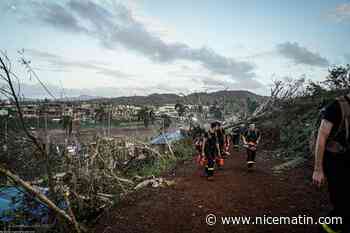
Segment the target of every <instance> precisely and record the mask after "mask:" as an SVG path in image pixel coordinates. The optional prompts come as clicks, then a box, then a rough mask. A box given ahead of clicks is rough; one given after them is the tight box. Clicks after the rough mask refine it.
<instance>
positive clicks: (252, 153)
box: [247, 149, 256, 162]
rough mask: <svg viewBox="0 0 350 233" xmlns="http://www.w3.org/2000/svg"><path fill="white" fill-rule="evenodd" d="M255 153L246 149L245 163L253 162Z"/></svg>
mask: <svg viewBox="0 0 350 233" xmlns="http://www.w3.org/2000/svg"><path fill="white" fill-rule="evenodd" d="M255 156H256V151H252V150H249V149H247V162H249V161H253V162H255Z"/></svg>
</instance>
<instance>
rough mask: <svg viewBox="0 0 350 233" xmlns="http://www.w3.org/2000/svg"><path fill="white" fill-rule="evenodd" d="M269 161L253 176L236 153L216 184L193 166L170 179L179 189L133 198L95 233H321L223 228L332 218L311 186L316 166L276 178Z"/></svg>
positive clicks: (312, 228) (298, 228)
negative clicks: (256, 220) (253, 221)
mask: <svg viewBox="0 0 350 233" xmlns="http://www.w3.org/2000/svg"><path fill="white" fill-rule="evenodd" d="M258 155H259V154H258ZM270 158H271V154H269V153H260V156H259V157H258V158H257V164H256V167H255V168H254V171H252V172H247V169H246V167H245V154H244V152H243V151H242V152H237V151H235V152H232V155H231V156H230V157H228V158H227V159H226V160H225V167H224V168H223V170H219V171H216V174H215V180H214V181H207V180H206V179H205V178H203V177H200V172H201V170H199V169H198V167H197V166H196V164H195V163H194V162H192V161H188V162H186V163H184V164H182V165H179V166H178V167H177V168H176V169H175V170H174V171H173V172H172V174H170V175H168V177H167V179H172V180H174V181H175V182H176V184H175V185H173V186H170V187H166V188H145V189H143V190H140V191H138V192H135V193H133V194H131V195H129V196H128V197H126V198H125V199H124V200H122V201H121V202H120V204H119V205H118V207H117V208H114V209H112V210H110V211H107V212H106V213H104V214H103V215H102V216H101V217H100V218H99V219H98V223H97V225H96V228H95V231H94V232H96V233H102V232H104V233H112V232H115V233H116V232H123V233H131V232H135V233H136V232H137V233H142V232H145V233H147V232H152V233H163V232H164V233H175V232H176V233H183V232H230V233H244V232H249V233H255V232H264V233H269V232H271V233H272V232H273V233H282V232H295V233H296V232H308V233H316V232H319V226H317V225H268V224H267V225H245V224H236V225H233V224H230V225H223V224H222V223H221V220H220V217H221V216H251V217H256V216H261V217H263V216H264V215H265V216H269V217H277V216H290V217H293V216H295V217H298V216H299V215H301V216H310V217H315V219H316V217H319V216H324V215H325V214H326V213H327V211H328V210H329V208H330V206H329V201H328V195H327V193H326V190H325V189H321V190H320V189H318V188H316V187H314V186H313V185H312V184H311V176H312V166H311V162H312V161H310V162H308V163H306V164H305V165H303V166H301V167H298V168H295V169H292V170H289V171H285V172H284V173H282V174H278V175H276V174H273V172H272V170H271V168H272V167H273V166H274V165H276V164H278V163H279V162H277V161H275V160H272V159H270ZM208 214H215V215H216V218H217V223H216V224H215V225H214V226H208V225H207V224H206V221H205V219H206V216H207V215H208Z"/></svg>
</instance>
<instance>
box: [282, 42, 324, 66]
mask: <svg viewBox="0 0 350 233" xmlns="http://www.w3.org/2000/svg"><path fill="white" fill-rule="evenodd" d="M277 50H278V52H279V53H280V54H281V55H282V56H284V57H286V58H287V59H289V60H291V61H293V62H294V63H295V64H297V65H300V64H302V65H310V66H318V67H325V66H328V65H329V61H328V60H327V59H326V58H324V57H321V55H320V54H318V53H314V52H311V51H310V50H308V49H307V48H305V47H302V46H300V45H299V44H298V43H297V42H294V43H291V42H285V43H282V44H279V45H277Z"/></svg>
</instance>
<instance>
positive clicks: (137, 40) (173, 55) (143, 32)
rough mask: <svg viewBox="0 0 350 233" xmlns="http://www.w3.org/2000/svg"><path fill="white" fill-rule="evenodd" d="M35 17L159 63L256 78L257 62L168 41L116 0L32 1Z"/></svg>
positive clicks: (242, 77) (238, 77) (58, 27)
mask: <svg viewBox="0 0 350 233" xmlns="http://www.w3.org/2000/svg"><path fill="white" fill-rule="evenodd" d="M31 6H32V9H33V10H34V11H35V12H36V16H37V17H36V19H37V20H39V21H40V22H41V23H45V24H47V25H50V26H52V27H55V28H57V29H60V30H64V31H68V32H77V33H84V34H86V35H88V36H90V37H93V38H96V39H98V40H99V41H100V42H101V44H102V45H103V46H104V47H105V48H107V49H115V48H116V47H117V46H120V45H121V46H123V47H125V48H127V49H129V50H132V51H135V52H137V53H140V54H142V55H144V56H145V57H147V58H149V59H151V60H152V61H154V62H157V63H170V62H173V61H177V60H186V61H191V62H196V63H199V64H201V65H202V66H203V67H205V68H206V69H208V70H209V71H211V72H213V73H216V74H221V75H227V76H230V77H231V78H232V79H233V80H236V81H240V80H243V79H246V78H253V77H255V73H254V69H255V66H254V64H252V63H250V62H246V61H238V60H236V59H234V58H231V57H226V56H223V55H220V54H218V53H217V52H215V51H214V50H212V49H210V48H205V47H203V48H191V47H190V46H188V45H187V44H185V43H181V42H172V43H168V42H166V41H164V40H162V39H161V38H160V37H159V36H158V35H157V34H156V33H153V32H151V31H149V30H147V25H145V24H144V23H143V22H141V21H140V20H137V19H136V18H135V17H134V16H133V13H132V12H131V9H129V8H127V7H126V6H125V5H122V4H117V3H115V2H114V1H111V2H109V3H105V4H102V3H95V2H93V1H78V0H70V1H66V2H64V3H63V4H58V3H53V2H45V3H38V2H34V3H32V5H31Z"/></svg>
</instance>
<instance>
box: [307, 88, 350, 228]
mask: <svg viewBox="0 0 350 233" xmlns="http://www.w3.org/2000/svg"><path fill="white" fill-rule="evenodd" d="M349 96H350V94H349V95H347V96H342V97H340V98H337V100H336V101H334V102H332V103H331V104H329V105H328V106H326V107H325V108H324V109H323V111H322V112H321V124H320V127H319V131H318V136H317V141H316V150H315V166H314V173H313V177H312V179H313V182H314V184H316V185H317V186H319V187H320V186H322V185H323V184H324V183H325V180H326V179H327V182H328V192H329V197H330V201H331V203H332V205H333V210H332V211H331V212H330V213H329V216H330V217H341V218H342V224H339V223H338V224H329V225H326V224H323V225H322V227H323V230H324V232H343V233H345V232H346V233H348V232H350V226H349V221H350V214H349V213H350V212H349V211H350V201H349V197H350V189H349V188H348V187H347V185H346V184H347V182H348V176H349V173H348V170H349V162H350V156H349V153H350V149H349V148H350V146H349V145H350V140H349V131H350V128H349V127H350V126H349V123H346V122H348V121H349V119H350V118H349V116H350V98H349Z"/></svg>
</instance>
